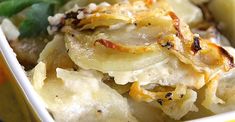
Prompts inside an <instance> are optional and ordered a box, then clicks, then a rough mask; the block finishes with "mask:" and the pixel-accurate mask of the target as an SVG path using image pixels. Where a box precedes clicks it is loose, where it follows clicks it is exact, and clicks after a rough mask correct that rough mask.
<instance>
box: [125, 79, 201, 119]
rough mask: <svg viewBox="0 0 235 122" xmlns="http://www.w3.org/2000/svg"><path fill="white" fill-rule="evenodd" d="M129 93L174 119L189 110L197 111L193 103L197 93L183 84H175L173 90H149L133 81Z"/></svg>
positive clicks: (135, 98)
mask: <svg viewBox="0 0 235 122" xmlns="http://www.w3.org/2000/svg"><path fill="white" fill-rule="evenodd" d="M129 94H130V96H131V97H132V98H133V99H134V100H137V101H144V102H148V103H150V102H151V104H154V105H156V106H157V107H159V108H161V109H162V111H163V112H164V113H165V114H167V115H168V116H170V117H171V118H174V119H176V120H179V119H180V118H182V117H183V116H184V115H186V114H187V113H188V112H189V111H198V109H197V107H196V106H195V105H194V102H195V101H196V99H197V93H196V92H195V91H193V90H191V89H187V88H186V87H185V86H183V85H179V86H177V87H176V89H175V90H174V91H167V92H151V91H148V90H145V89H143V88H141V86H140V84H139V83H138V82H135V83H133V84H132V86H131V88H130V93H129Z"/></svg>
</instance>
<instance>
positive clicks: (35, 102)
mask: <svg viewBox="0 0 235 122" xmlns="http://www.w3.org/2000/svg"><path fill="white" fill-rule="evenodd" d="M0 51H1V52H0V53H1V54H2V56H3V58H4V60H5V62H6V64H7V67H8V68H9V70H10V72H11V74H12V76H13V77H14V78H15V79H16V82H17V84H18V85H19V86H20V89H21V90H22V91H23V94H24V96H25V97H26V99H27V101H28V103H29V104H30V107H32V108H33V111H34V112H35V113H36V114H37V116H38V117H39V119H40V120H41V121H42V122H54V120H53V118H52V116H51V115H50V114H49V112H48V111H47V109H46V106H45V104H44V103H43V101H42V100H41V99H40V97H39V95H38V94H37V93H36V91H35V90H34V88H33V86H32V85H31V82H30V81H29V79H28V77H27V76H26V73H25V71H24V70H23V68H22V66H21V65H20V63H19V61H18V60H17V58H16V54H15V53H14V52H13V49H12V48H11V47H10V45H9V43H8V41H7V39H6V36H5V35H4V33H3V31H2V29H1V25H0Z"/></svg>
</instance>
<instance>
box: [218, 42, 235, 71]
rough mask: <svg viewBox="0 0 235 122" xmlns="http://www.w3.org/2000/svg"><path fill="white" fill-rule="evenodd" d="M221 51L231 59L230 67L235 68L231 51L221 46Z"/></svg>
mask: <svg viewBox="0 0 235 122" xmlns="http://www.w3.org/2000/svg"><path fill="white" fill-rule="evenodd" d="M219 51H220V52H221V54H222V55H224V56H225V57H226V58H227V59H228V60H229V66H230V68H234V67H235V64H234V58H233V56H232V55H231V54H229V52H228V51H227V50H225V49H224V48H223V47H220V46H219Z"/></svg>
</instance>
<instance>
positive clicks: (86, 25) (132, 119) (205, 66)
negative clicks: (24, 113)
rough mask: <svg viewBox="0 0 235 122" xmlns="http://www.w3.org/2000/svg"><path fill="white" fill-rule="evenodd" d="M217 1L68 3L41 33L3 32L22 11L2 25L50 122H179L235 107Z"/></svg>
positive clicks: (230, 59)
mask: <svg viewBox="0 0 235 122" xmlns="http://www.w3.org/2000/svg"><path fill="white" fill-rule="evenodd" d="M221 1H222V0H102V1H101V0H87V1H83V0H71V1H67V2H65V3H64V4H63V6H62V7H60V8H59V9H58V10H57V11H56V13H55V14H54V15H50V16H49V17H48V18H47V21H48V25H47V28H46V29H47V33H48V34H47V35H45V34H44V35H39V36H38V37H33V38H32V37H30V38H25V37H21V35H20V34H22V33H21V32H20V33H19V34H18V35H17V34H15V35H14V33H11V32H9V31H7V30H8V29H7V28H8V27H12V28H13V27H14V28H15V29H14V30H15V31H17V32H18V25H21V24H19V23H18V24H17V19H19V18H20V17H22V16H24V14H25V13H24V11H23V12H21V13H19V15H16V17H14V18H13V19H11V20H9V19H4V20H3V22H2V28H3V30H4V32H5V35H6V36H7V38H8V40H11V41H10V42H9V43H10V44H11V46H12V48H13V49H14V51H15V52H16V54H17V56H18V59H19V61H20V62H21V64H22V65H23V66H24V67H25V70H26V71H27V76H28V78H29V79H30V81H31V83H32V85H33V87H34V89H35V91H36V92H37V93H38V94H39V96H40V99H42V101H43V102H44V104H45V106H46V108H47V109H48V111H49V112H50V113H51V115H52V117H53V119H54V120H55V121H56V122H57V121H58V122H65V121H66V122H78V121H79V122H96V121H97V122H138V121H139V122H161V121H164V122H165V121H167V122H168V121H184V120H191V119H196V118H201V117H205V116H211V115H215V114H219V113H223V112H227V111H232V110H235V80H234V78H235V70H234V66H235V62H234V56H235V50H234V48H233V47H232V46H231V44H233V43H232V42H233V41H232V40H233V38H232V37H231V34H229V33H231V29H227V31H223V30H225V29H226V28H229V27H228V26H226V27H225V29H224V28H222V29H220V27H221V26H220V25H221V23H223V22H225V21H226V20H230V19H231V18H228V17H227V19H226V20H225V19H223V18H222V19H221V16H224V15H221V14H216V13H218V12H216V10H215V8H217V7H219V6H220V5H221V6H222V4H221ZM226 2H227V1H226ZM228 2H230V3H231V4H233V5H235V1H232V0H229V1H228ZM33 6H34V5H33ZM33 6H32V7H33ZM230 9H232V8H230ZM38 16H40V15H38ZM225 18H226V17H225ZM13 23H14V24H15V25H14V24H13ZM228 23H229V22H228ZM4 27H5V28H4ZM231 28H232V27H231ZM20 30H21V28H20ZM224 33H225V34H224ZM223 34H224V35H225V36H223ZM29 40H31V41H29ZM32 40H33V41H32ZM37 40H44V41H41V42H38V41H37ZM50 40H51V41H50ZM228 40H229V41H228ZM234 41H235V40H234Z"/></svg>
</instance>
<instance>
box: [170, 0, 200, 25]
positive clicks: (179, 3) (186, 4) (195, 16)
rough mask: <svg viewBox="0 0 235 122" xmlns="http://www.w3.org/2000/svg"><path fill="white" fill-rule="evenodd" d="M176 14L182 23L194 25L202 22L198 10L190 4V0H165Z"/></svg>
mask: <svg viewBox="0 0 235 122" xmlns="http://www.w3.org/2000/svg"><path fill="white" fill-rule="evenodd" d="M167 1H168V2H169V4H170V6H171V7H172V8H173V10H174V11H175V12H176V14H177V15H178V16H179V18H180V19H182V20H183V21H184V22H186V23H187V24H190V25H195V24H197V23H199V22H201V21H202V20H203V14H202V11H201V9H200V8H198V7H197V6H195V5H194V4H192V3H191V2H190V0H167Z"/></svg>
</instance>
